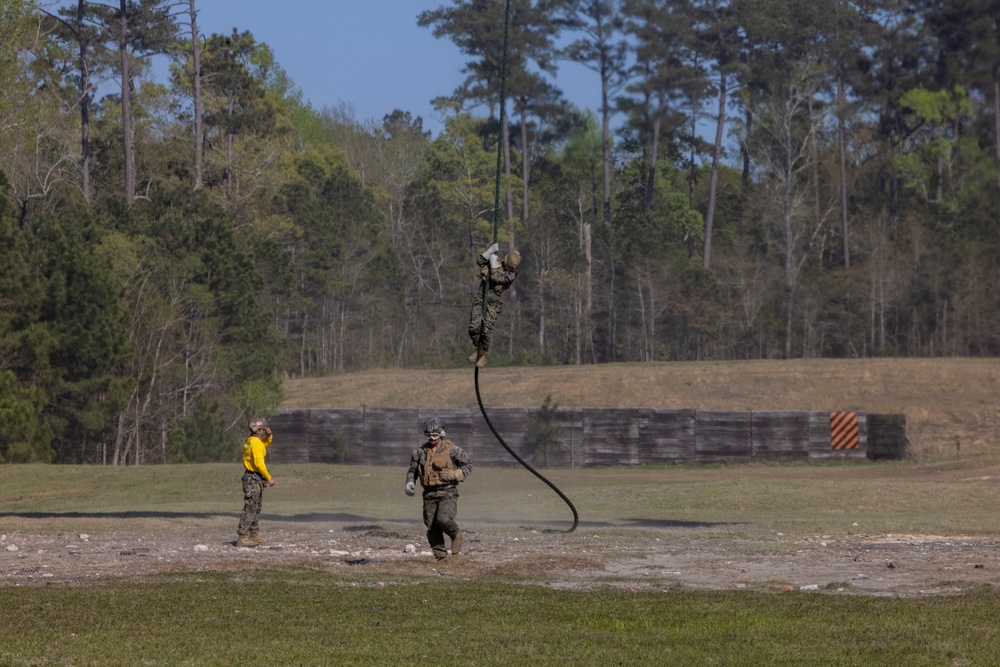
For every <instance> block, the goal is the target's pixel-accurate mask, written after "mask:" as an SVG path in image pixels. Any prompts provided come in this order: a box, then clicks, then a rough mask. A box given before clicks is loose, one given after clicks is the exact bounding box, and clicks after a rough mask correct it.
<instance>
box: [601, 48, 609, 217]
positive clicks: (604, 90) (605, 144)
mask: <svg viewBox="0 0 1000 667" xmlns="http://www.w3.org/2000/svg"><path fill="white" fill-rule="evenodd" d="M605 70H606V67H605V66H604V65H603V64H602V66H601V165H602V167H603V169H604V178H603V184H604V206H603V210H604V224H606V225H610V224H611V107H610V106H609V105H608V88H609V87H610V81H609V80H608V77H609V76H610V75H609V74H608V73H607V72H606V71H605Z"/></svg>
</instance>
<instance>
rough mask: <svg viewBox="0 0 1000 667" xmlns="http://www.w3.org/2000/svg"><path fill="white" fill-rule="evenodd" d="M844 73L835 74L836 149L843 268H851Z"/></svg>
mask: <svg viewBox="0 0 1000 667" xmlns="http://www.w3.org/2000/svg"><path fill="white" fill-rule="evenodd" d="M845 98H846V94H845V92H844V75H843V74H838V75H837V151H838V153H839V154H840V156H839V157H840V233H841V235H842V236H843V242H844V249H843V254H844V268H845V269H849V268H851V244H850V232H851V226H850V220H849V219H848V211H847V138H846V136H845V135H846V134H847V132H846V130H845V128H844V125H845V123H844V106H845V104H846V99H845Z"/></svg>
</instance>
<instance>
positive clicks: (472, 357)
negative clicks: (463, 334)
mask: <svg viewBox="0 0 1000 667" xmlns="http://www.w3.org/2000/svg"><path fill="white" fill-rule="evenodd" d="M466 358H467V359H468V360H469V362H470V363H475V362H476V361H477V360H478V359H479V350H473V351H472V354H470V355H469V356H468V357H466Z"/></svg>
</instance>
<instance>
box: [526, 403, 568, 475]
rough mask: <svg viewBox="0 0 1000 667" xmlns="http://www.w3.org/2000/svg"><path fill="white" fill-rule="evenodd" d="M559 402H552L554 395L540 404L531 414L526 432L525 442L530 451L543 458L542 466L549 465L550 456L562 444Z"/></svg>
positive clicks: (546, 466)
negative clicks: (558, 421)
mask: <svg viewBox="0 0 1000 667" xmlns="http://www.w3.org/2000/svg"><path fill="white" fill-rule="evenodd" d="M558 409H559V406H558V405H557V404H554V403H552V395H551V394H549V395H547V396H546V397H545V401H543V402H542V404H541V405H540V406H538V411H537V412H536V413H535V414H533V415H532V416H531V423H529V424H528V432H527V433H526V434H525V436H524V438H525V444H526V445H527V447H528V451H529V452H531V453H532V455H533V456H534V457H535V458H536V460H537V459H538V458H541V460H542V467H543V468H548V467H549V456H550V455H552V454H553V453H555V451H556V450H558V449H559V447H561V446H562V427H561V426H559V424H557V423H556V421H555V419H556V411H557V410H558Z"/></svg>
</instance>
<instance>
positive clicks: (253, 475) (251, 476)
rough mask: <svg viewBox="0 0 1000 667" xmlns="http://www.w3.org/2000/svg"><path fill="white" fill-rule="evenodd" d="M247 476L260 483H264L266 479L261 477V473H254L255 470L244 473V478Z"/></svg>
mask: <svg viewBox="0 0 1000 667" xmlns="http://www.w3.org/2000/svg"><path fill="white" fill-rule="evenodd" d="M247 475H250V478H251V479H256V480H257V481H258V482H260V481H263V479H264V478H263V477H261V476H260V473H258V472H254V471H253V470H247V471H246V472H244V473H243V476H244V477H246V476H247Z"/></svg>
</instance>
